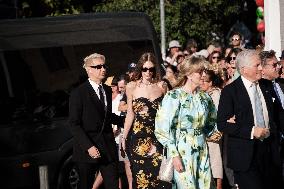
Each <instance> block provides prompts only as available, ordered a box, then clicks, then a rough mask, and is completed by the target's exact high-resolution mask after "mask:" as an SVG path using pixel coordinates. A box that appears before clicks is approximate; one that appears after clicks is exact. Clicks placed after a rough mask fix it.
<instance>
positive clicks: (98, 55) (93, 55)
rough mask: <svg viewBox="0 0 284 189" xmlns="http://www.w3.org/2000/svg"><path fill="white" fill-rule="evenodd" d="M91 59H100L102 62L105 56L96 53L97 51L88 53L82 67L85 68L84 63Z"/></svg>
mask: <svg viewBox="0 0 284 189" xmlns="http://www.w3.org/2000/svg"><path fill="white" fill-rule="evenodd" d="M92 59H102V60H103V61H104V62H105V60H106V58H105V56H104V55H102V54H98V53H93V54H90V55H89V56H87V57H85V58H84V64H83V68H85V67H86V63H87V62H88V61H89V60H92Z"/></svg>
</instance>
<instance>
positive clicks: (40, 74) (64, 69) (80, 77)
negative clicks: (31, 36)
mask: <svg viewBox="0 0 284 189" xmlns="http://www.w3.org/2000/svg"><path fill="white" fill-rule="evenodd" d="M153 51H154V50H153V46H152V42H151V41H150V40H144V41H131V42H114V43H101V44H84V45H72V46H58V47H48V48H33V49H21V50H14V51H4V52H2V54H3V57H4V59H2V60H1V61H2V62H1V65H2V66H1V68H0V72H1V91H3V93H1V104H0V109H1V115H5V116H1V118H0V119H1V120H0V123H2V124H3V123H5V124H10V123H13V122H15V121H23V120H25V121H29V122H35V121H39V120H41V119H50V118H56V117H62V116H67V115H68V98H69V92H70V90H72V88H74V87H76V86H77V85H79V84H80V83H82V82H83V81H85V80H86V78H87V76H86V73H85V70H84V69H83V68H82V63H83V59H84V57H86V56H87V55H89V54H91V53H94V52H97V53H100V54H103V55H105V57H106V64H107V65H108V67H109V69H108V70H107V72H108V75H109V76H110V75H120V74H123V73H125V72H126V71H127V65H128V64H129V63H130V62H137V61H138V59H139V57H140V56H141V54H142V53H144V52H153ZM3 65H6V67H7V71H8V75H6V76H5V74H4V73H3ZM8 81H10V83H8ZM8 85H9V86H10V88H11V91H10V93H9V90H8V89H9V88H8ZM2 89H3V90H2Z"/></svg>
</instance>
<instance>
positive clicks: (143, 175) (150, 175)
mask: <svg viewBox="0 0 284 189" xmlns="http://www.w3.org/2000/svg"><path fill="white" fill-rule="evenodd" d="M161 100H162V96H161V97H159V98H157V99H155V100H153V101H150V100H149V99H147V98H145V97H139V98H137V99H134V100H133V111H134V114H135V117H134V122H133V125H132V128H131V129H130V131H129V135H128V142H127V143H128V156H129V160H130V164H131V171H132V177H133V188H139V189H148V188H165V187H164V186H162V185H164V183H162V182H161V181H159V180H158V179H157V176H158V173H159V168H160V164H161V160H162V145H161V144H160V143H159V142H158V141H157V139H156V137H155V134H154V131H155V126H154V123H155V116H156V112H157V109H158V107H159V104H160V102H161ZM153 146H154V147H153Z"/></svg>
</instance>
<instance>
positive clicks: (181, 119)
mask: <svg viewBox="0 0 284 189" xmlns="http://www.w3.org/2000/svg"><path fill="white" fill-rule="evenodd" d="M155 126H156V127H155V135H156V137H157V139H158V141H159V142H160V143H161V144H162V145H164V146H167V149H168V155H169V156H171V157H176V156H180V157H181V159H182V163H183V165H184V169H185V171H184V172H182V173H179V172H177V171H176V170H175V171H174V180H173V188H178V189H214V188H215V184H214V180H213V179H212V173H211V168H210V163H209V155H208V147H207V144H206V138H207V137H209V136H211V135H213V133H215V132H218V131H217V127H216V110H215V106H214V104H213V102H212V99H211V98H210V96H209V95H208V94H206V93H204V92H201V91H197V92H196V93H195V94H189V93H187V92H185V91H184V90H183V89H181V88H178V89H174V90H172V91H169V92H168V93H167V94H166V95H165V97H164V99H163V100H162V103H161V106H160V108H159V110H158V111H157V114H156V119H155Z"/></svg>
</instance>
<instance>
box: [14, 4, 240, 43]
mask: <svg viewBox="0 0 284 189" xmlns="http://www.w3.org/2000/svg"><path fill="white" fill-rule="evenodd" d="M24 3H26V4H28V5H29V6H30V8H31V12H32V13H31V16H33V17H34V16H47V15H48V16H56V15H63V14H78V13H86V12H118V11H139V12H145V13H146V14H148V15H149V16H150V18H151V19H152V21H153V23H154V27H155V29H156V31H157V35H158V38H160V1H158V0H154V1H153V0H84V1H82V0H38V1H33V0H20V4H22V5H23V4H24ZM242 3H243V0H234V1H232V0H229V1H225V0H165V27H166V38H167V41H170V40H172V39H177V40H179V41H180V42H181V43H185V42H186V40H187V39H188V38H195V39H197V40H198V42H199V44H200V46H201V47H204V46H205V45H207V44H208V43H209V42H210V41H212V39H218V38H220V39H221V41H222V39H224V36H225V34H226V33H227V31H228V30H229V27H230V26H231V25H232V24H233V23H234V22H235V21H236V20H237V19H236V18H238V17H239V15H240V13H241V9H242V6H241V5H242Z"/></svg>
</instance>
